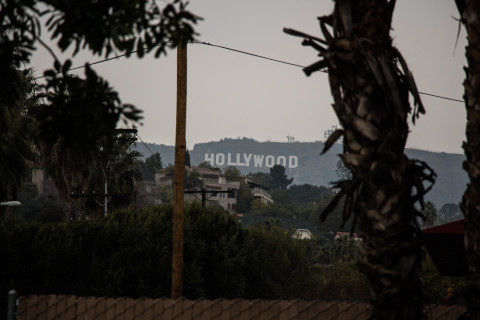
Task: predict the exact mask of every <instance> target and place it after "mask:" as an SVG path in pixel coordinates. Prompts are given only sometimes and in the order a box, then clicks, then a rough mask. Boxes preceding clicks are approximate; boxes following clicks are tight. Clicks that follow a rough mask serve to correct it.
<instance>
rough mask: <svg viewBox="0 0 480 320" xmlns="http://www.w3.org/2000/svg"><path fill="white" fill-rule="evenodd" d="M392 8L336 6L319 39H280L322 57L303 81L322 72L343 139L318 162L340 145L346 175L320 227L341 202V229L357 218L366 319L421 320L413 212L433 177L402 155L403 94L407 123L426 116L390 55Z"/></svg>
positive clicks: (400, 64) (373, 2) (377, 3)
mask: <svg viewBox="0 0 480 320" xmlns="http://www.w3.org/2000/svg"><path fill="white" fill-rule="evenodd" d="M394 7H395V1H388V0H361V1H351V0H346V1H336V2H335V6H334V11H333V13H332V14H330V15H328V16H323V17H320V18H319V22H320V27H321V31H322V33H323V36H324V39H320V38H318V37H314V36H310V35H307V34H305V33H303V32H299V31H295V30H290V29H285V31H286V32H287V33H289V34H291V35H294V36H300V37H302V38H303V39H304V42H303V44H304V45H307V46H311V47H313V48H314V49H315V50H317V51H318V52H319V55H320V56H321V60H320V61H318V62H315V63H314V64H312V65H311V66H308V67H306V68H304V72H305V73H306V74H307V75H310V74H311V73H312V72H315V71H319V70H322V69H328V76H329V82H330V87H331V92H332V95H333V99H334V103H333V109H334V111H335V113H336V115H337V117H338V119H339V122H340V125H341V127H342V128H343V129H338V130H336V131H334V132H333V133H332V135H331V136H330V137H329V138H328V139H327V141H326V143H325V148H324V150H323V152H326V151H327V150H328V149H329V148H330V147H331V146H332V145H333V143H334V142H335V141H336V140H337V139H338V138H340V137H341V136H343V150H344V152H343V154H341V155H340V157H341V159H342V161H343V163H344V164H345V166H346V167H347V168H348V169H349V170H350V171H351V172H352V179H351V180H347V181H340V182H339V183H338V184H337V187H339V188H340V191H339V193H338V194H337V195H336V197H335V198H334V199H333V200H332V204H331V205H330V206H329V207H327V209H326V211H325V212H324V214H323V215H322V216H321V218H323V219H324V218H326V216H327V215H328V213H329V211H330V210H333V208H334V207H335V205H336V203H338V202H339V201H340V200H341V199H345V206H344V214H343V219H344V221H345V220H346V219H348V218H349V217H350V216H352V215H355V219H356V221H358V223H359V226H360V229H361V232H362V235H364V236H365V246H364V249H363V256H362V259H361V260H360V267H361V270H362V272H364V273H365V275H366V276H367V278H368V280H369V282H370V285H371V288H372V293H373V295H372V307H373V310H372V311H373V314H372V317H373V318H377V319H419V318H421V317H422V307H423V306H422V293H421V292H422V291H421V282H420V280H419V278H418V273H417V270H418V268H419V267H420V265H421V261H422V249H421V235H420V228H419V227H418V223H417V220H416V217H417V216H418V215H419V212H418V210H417V209H416V207H415V203H416V201H419V202H420V203H422V201H423V196H424V194H425V192H426V191H427V190H428V188H426V187H425V186H424V185H423V182H424V181H427V182H430V183H433V181H434V179H435V174H434V173H433V172H432V171H431V169H430V168H429V167H428V166H427V165H426V164H425V163H422V162H419V161H413V160H410V159H409V158H407V157H406V155H405V154H404V149H405V144H406V139H407V137H408V132H409V129H408V116H409V114H410V113H411V112H412V107H411V106H410V102H409V94H411V95H412V96H413V101H414V104H415V108H414V109H413V117H412V118H413V120H415V119H416V117H418V115H419V114H420V113H424V112H425V111H424V108H423V105H422V102H421V100H420V96H419V93H418V91H417V89H416V86H415V82H414V79H413V77H412V75H411V72H410V70H409V69H408V67H407V64H406V62H405V61H404V59H403V57H402V55H401V54H400V52H399V51H398V50H397V49H396V48H395V47H393V45H392V39H391V37H390V34H389V33H390V30H391V21H392V16H393V10H394ZM372 17H376V18H372ZM472 105H473V104H472ZM412 190H413V194H412ZM477 243H480V241H479V242H477ZM478 252H480V250H478ZM479 261H480V259H479ZM479 305H480V303H479Z"/></svg>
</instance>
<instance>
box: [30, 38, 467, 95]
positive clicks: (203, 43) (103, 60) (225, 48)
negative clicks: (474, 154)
mask: <svg viewBox="0 0 480 320" xmlns="http://www.w3.org/2000/svg"><path fill="white" fill-rule="evenodd" d="M191 43H193V44H200V45H205V46H210V47H215V48H219V49H223V50H228V51H232V52H236V53H240V54H244V55H249V56H252V57H255V58H260V59H264V60H268V61H272V62H277V63H281V64H285V65H290V66H294V67H298V68H305V66H302V65H300V64H297V63H292V62H288V61H284V60H279V59H274V58H270V57H267V56H263V55H260V54H256V53H252V52H248V51H245V50H239V49H234V48H230V47H227V46H222V45H218V44H213V43H210V42H205V41H192V42H191ZM137 51H138V50H133V51H130V52H128V53H124V54H120V55H116V56H114V57H111V58H105V59H102V60H98V61H95V62H92V63H86V64H85V65H89V66H93V65H96V64H100V63H104V62H108V61H111V60H115V59H118V58H121V57H125V56H128V55H130V54H132V53H136V52H137ZM85 65H83V66H78V67H74V68H71V69H70V70H69V71H73V70H78V69H82V68H85ZM322 72H324V73H328V72H327V71H323V70H322ZM42 78H45V76H39V77H36V78H34V80H38V79H42ZM418 93H419V94H422V95H426V96H430V97H434V98H438V99H444V100H449V101H454V102H461V103H464V102H465V101H464V100H460V99H455V98H450V97H445V96H441V95H437V94H432V93H428V92H421V91H419V92H418Z"/></svg>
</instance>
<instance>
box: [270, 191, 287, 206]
mask: <svg viewBox="0 0 480 320" xmlns="http://www.w3.org/2000/svg"><path fill="white" fill-rule="evenodd" d="M270 194H271V195H272V200H273V202H275V203H279V204H282V205H288V204H291V203H292V199H291V195H290V194H291V193H290V190H288V189H275V190H271V191H270Z"/></svg>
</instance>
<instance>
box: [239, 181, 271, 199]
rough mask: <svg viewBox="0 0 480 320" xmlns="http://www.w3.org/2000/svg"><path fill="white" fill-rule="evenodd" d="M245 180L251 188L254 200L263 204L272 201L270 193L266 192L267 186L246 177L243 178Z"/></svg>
mask: <svg viewBox="0 0 480 320" xmlns="http://www.w3.org/2000/svg"><path fill="white" fill-rule="evenodd" d="M245 182H247V184H248V186H249V187H250V189H251V190H252V193H253V199H254V200H258V201H260V202H261V203H264V204H270V203H273V200H272V195H271V194H270V193H269V192H268V189H267V188H265V187H264V186H262V185H261V184H258V183H255V182H253V181H251V180H248V179H245Z"/></svg>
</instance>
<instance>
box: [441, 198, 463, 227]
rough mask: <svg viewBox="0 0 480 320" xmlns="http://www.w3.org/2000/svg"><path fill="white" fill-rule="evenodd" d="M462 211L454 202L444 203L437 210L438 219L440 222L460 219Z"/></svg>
mask: <svg viewBox="0 0 480 320" xmlns="http://www.w3.org/2000/svg"><path fill="white" fill-rule="evenodd" d="M462 217H463V216H462V211H461V210H460V206H459V205H458V204H456V203H445V204H444V205H443V206H442V207H441V208H440V209H439V210H438V219H439V221H440V222H441V223H448V222H451V221H455V220H460V219H462Z"/></svg>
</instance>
